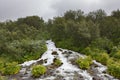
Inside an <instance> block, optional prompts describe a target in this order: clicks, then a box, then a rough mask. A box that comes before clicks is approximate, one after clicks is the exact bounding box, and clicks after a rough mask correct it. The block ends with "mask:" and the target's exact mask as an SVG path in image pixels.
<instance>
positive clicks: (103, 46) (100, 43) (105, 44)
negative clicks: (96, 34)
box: [90, 38, 113, 53]
mask: <svg viewBox="0 0 120 80" xmlns="http://www.w3.org/2000/svg"><path fill="white" fill-rule="evenodd" d="M90 46H91V47H95V48H98V49H100V50H106V51H107V53H110V52H111V49H112V47H113V43H112V42H111V41H110V40H109V39H107V38H98V39H96V40H94V41H92V43H91V45H90Z"/></svg>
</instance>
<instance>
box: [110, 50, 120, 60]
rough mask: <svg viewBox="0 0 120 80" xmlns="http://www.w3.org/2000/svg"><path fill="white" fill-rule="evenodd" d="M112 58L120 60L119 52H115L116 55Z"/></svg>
mask: <svg viewBox="0 0 120 80" xmlns="http://www.w3.org/2000/svg"><path fill="white" fill-rule="evenodd" d="M112 57H114V58H116V59H120V50H119V51H117V52H116V53H114V54H113V56H112Z"/></svg>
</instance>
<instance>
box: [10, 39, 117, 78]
mask: <svg viewBox="0 0 120 80" xmlns="http://www.w3.org/2000/svg"><path fill="white" fill-rule="evenodd" d="M46 44H47V51H46V52H45V53H44V54H43V55H42V57H41V58H39V59H38V60H31V61H27V62H24V63H22V64H20V65H21V66H22V68H21V70H20V72H19V73H18V74H16V75H14V76H10V77H9V79H10V80H12V79H17V80H117V79H115V78H114V77H112V76H110V75H108V74H107V73H106V69H107V67H106V66H104V65H102V64H100V63H98V62H96V61H95V60H93V61H92V62H93V63H92V64H91V65H90V69H89V70H83V69H80V68H79V67H78V66H77V65H76V64H74V63H73V62H72V61H73V60H75V59H77V58H79V57H81V58H85V57H86V56H85V55H82V54H80V53H77V52H74V51H71V50H66V49H61V48H56V47H55V44H54V42H52V41H51V40H48V41H46ZM55 58H58V59H60V60H61V62H62V64H61V65H59V66H55V65H54V64H53V63H54V59H55ZM39 64H40V65H44V66H46V67H47V72H46V73H45V74H44V75H41V76H39V77H37V78H34V77H32V73H31V70H32V66H33V65H39Z"/></svg>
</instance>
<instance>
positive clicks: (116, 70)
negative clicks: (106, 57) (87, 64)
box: [107, 62, 120, 79]
mask: <svg viewBox="0 0 120 80" xmlns="http://www.w3.org/2000/svg"><path fill="white" fill-rule="evenodd" d="M119 63H120V62H118V63H112V64H109V65H108V69H107V72H108V73H109V74H110V75H112V76H114V77H116V78H118V79H120V64H119Z"/></svg>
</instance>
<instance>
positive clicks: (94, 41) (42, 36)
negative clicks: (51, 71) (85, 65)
mask: <svg viewBox="0 0 120 80" xmlns="http://www.w3.org/2000/svg"><path fill="white" fill-rule="evenodd" d="M49 39H52V40H53V41H54V42H55V43H56V46H57V47H60V48H64V49H69V50H73V51H76V52H79V53H82V54H85V55H87V56H90V57H91V58H92V59H93V60H96V61H98V62H100V63H102V64H103V65H106V66H107V67H108V70H107V72H108V73H109V74H110V75H112V76H114V77H116V78H120V10H119V9H118V10H114V11H112V12H111V15H107V13H106V12H105V11H104V10H102V9H99V10H96V11H91V12H89V13H88V14H85V13H84V12H83V11H81V10H69V11H66V12H65V13H64V14H63V15H62V16H57V17H54V18H53V19H49V20H48V21H44V20H43V18H42V17H39V16H27V17H25V18H18V19H17V20H16V21H12V20H8V21H6V22H0V75H12V74H16V73H17V72H18V71H19V69H20V67H19V66H17V64H20V63H23V62H25V61H29V60H34V59H38V58H39V57H40V56H41V55H42V54H43V53H44V52H45V51H46V50H47V48H46V45H45V44H46V43H45V41H46V40H49ZM13 68H14V70H13Z"/></svg>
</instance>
